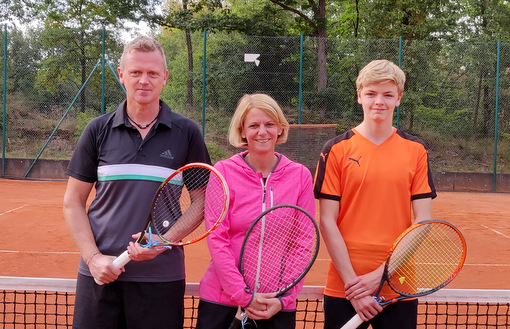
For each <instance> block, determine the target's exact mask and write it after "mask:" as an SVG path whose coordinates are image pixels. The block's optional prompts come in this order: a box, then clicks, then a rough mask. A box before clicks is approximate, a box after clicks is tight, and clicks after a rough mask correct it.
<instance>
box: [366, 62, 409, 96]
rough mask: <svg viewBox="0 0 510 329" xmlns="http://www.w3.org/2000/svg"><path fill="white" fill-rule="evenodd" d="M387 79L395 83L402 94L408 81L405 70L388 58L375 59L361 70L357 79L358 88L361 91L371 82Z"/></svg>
mask: <svg viewBox="0 0 510 329" xmlns="http://www.w3.org/2000/svg"><path fill="white" fill-rule="evenodd" d="M386 81H390V82H393V83H395V85H397V88H398V92H399V94H402V93H403V91H404V85H405V82H406V75H405V73H404V71H402V69H401V68H400V67H398V66H397V65H395V64H394V63H393V62H390V61H388V60H386V59H378V60H374V61H371V62H370V63H368V64H367V65H366V66H365V67H364V68H363V69H361V71H360V72H359V75H358V78H357V79H356V89H357V91H358V92H359V91H360V90H361V89H363V87H365V86H366V85H368V84H370V83H379V82H386Z"/></svg>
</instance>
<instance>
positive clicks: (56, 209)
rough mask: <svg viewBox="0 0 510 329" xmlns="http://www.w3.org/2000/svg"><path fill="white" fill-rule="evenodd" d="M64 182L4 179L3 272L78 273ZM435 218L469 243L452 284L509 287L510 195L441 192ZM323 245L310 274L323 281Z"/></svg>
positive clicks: (197, 268) (191, 272) (194, 250)
mask: <svg viewBox="0 0 510 329" xmlns="http://www.w3.org/2000/svg"><path fill="white" fill-rule="evenodd" d="M65 186H66V183H65V182H55V181H53V182H46V181H21V180H6V179H0V232H3V234H4V237H3V238H2V239H0V276H27V277H53V278H75V277H76V269H77V266H78V261H79V258H80V255H79V253H78V251H77V248H76V246H75V244H74V241H73V240H72V239H71V237H70V236H69V233H68V230H67V227H66V223H65V221H64V218H63V215H62V198H63V195H64V190H65ZM432 205H433V217H434V218H438V219H444V220H447V221H449V222H451V223H453V224H455V225H456V226H457V227H458V228H459V229H460V230H461V231H462V232H463V234H464V236H465V238H466V240H467V244H468V255H467V259H466V264H465V265H464V268H463V269H462V271H461V272H460V274H459V276H458V277H457V278H456V279H455V280H454V281H453V282H452V283H451V284H450V285H448V288H470V289H510V279H508V272H509V271H510V221H509V219H510V217H509V214H510V194H500V193H471V192H460V193H459V192H439V193H438V197H437V198H436V199H435V200H434V201H433V204H432ZM185 250H186V257H187V258H186V266H187V268H186V271H187V281H188V282H199V281H200V278H201V277H202V275H203V273H204V271H205V269H206V267H207V264H208V262H209V253H208V251H207V246H206V243H205V241H201V242H199V243H197V244H195V245H192V246H187V247H185ZM328 257H329V256H328V253H327V250H326V248H325V247H324V244H323V245H322V247H321V251H320V254H319V257H318V259H317V261H316V263H315V265H314V266H313V268H312V270H311V272H310V273H309V275H308V276H307V278H306V281H305V284H307V285H323V284H324V282H325V275H326V269H327V264H328Z"/></svg>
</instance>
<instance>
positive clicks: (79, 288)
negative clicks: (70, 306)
mask: <svg viewBox="0 0 510 329" xmlns="http://www.w3.org/2000/svg"><path fill="white" fill-rule="evenodd" d="M185 285H186V284H185V281H184V280H181V281H175V282H163V283H159V282H157V283H153V282H122V281H114V282H112V283H109V284H105V285H102V286H100V285H97V284H96V283H95V281H94V279H93V278H92V277H89V276H84V275H78V281H77V285H76V300H75V307H74V316H73V328H76V329H102V328H104V329H140V328H165V329H182V327H183V322H184V289H185Z"/></svg>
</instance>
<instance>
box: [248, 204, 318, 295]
mask: <svg viewBox="0 0 510 329" xmlns="http://www.w3.org/2000/svg"><path fill="white" fill-rule="evenodd" d="M283 207H287V208H294V209H295V210H297V211H300V212H302V213H303V214H304V215H305V216H306V217H308V219H310V222H311V223H312V224H313V227H314V234H315V242H314V246H315V247H314V249H313V253H312V255H311V257H310V262H309V264H308V266H307V267H306V268H305V270H304V271H303V272H302V273H301V274H300V275H299V276H298V277H296V278H295V279H294V280H293V281H292V282H291V283H290V284H288V285H287V286H285V287H284V288H282V289H279V290H278V291H274V292H275V293H276V297H280V296H282V295H284V294H285V293H286V292H287V291H289V290H290V289H291V288H292V287H294V286H295V285H296V284H297V283H298V282H299V281H301V280H302V279H303V278H304V276H305V275H306V274H307V273H308V272H309V271H310V268H311V267H312V265H313V263H314V262H315V260H316V259H317V255H318V254H319V246H320V236H319V227H318V225H317V222H316V221H315V219H314V218H313V217H312V215H310V213H309V212H308V211H306V210H305V209H303V208H301V207H299V206H297V205H293V204H279V205H275V206H273V207H271V208H268V209H266V210H264V211H263V212H262V213H261V214H260V215H258V216H257V218H256V219H255V220H254V221H253V222H252V223H251V225H250V227H249V229H248V231H247V232H246V234H245V236H244V239H243V243H242V246H241V251H240V257H239V264H238V269H239V272H240V273H241V275H242V276H243V278H244V277H245V269H244V266H243V259H244V254H245V247H246V244H247V241H248V240H249V238H250V232H252V231H253V229H254V227H256V226H257V224H258V222H259V221H260V220H262V219H263V218H264V217H265V216H266V215H267V214H268V213H270V212H272V211H274V210H277V209H279V208H283ZM254 288H255V287H249V286H248V285H247V286H246V288H245V291H246V292H248V293H254V291H256V289H254Z"/></svg>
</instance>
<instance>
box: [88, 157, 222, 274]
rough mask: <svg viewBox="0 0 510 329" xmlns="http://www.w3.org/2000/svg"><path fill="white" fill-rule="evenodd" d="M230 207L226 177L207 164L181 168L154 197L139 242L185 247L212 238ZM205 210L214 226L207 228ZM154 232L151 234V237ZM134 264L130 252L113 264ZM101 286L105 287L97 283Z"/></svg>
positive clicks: (151, 244) (191, 164)
mask: <svg viewBox="0 0 510 329" xmlns="http://www.w3.org/2000/svg"><path fill="white" fill-rule="evenodd" d="M228 206H229V191H228V186H227V183H226V181H225V179H224V178H223V176H222V175H221V174H220V173H219V172H218V171H217V170H216V169H215V168H214V167H212V166H210V165H208V164H205V163H190V164H187V165H185V166H183V167H181V168H179V169H177V170H176V171H175V172H174V173H173V174H172V175H171V176H170V177H168V178H167V179H166V180H165V181H164V182H163V183H162V184H161V185H160V187H159V189H158V191H157V192H156V194H155V195H154V198H153V201H152V206H151V210H150V213H149V216H148V219H147V223H146V225H145V226H144V228H143V230H142V234H140V236H139V237H138V239H137V240H136V242H138V243H141V242H142V241H144V239H148V240H150V241H152V234H155V235H157V237H158V239H157V240H158V241H156V242H152V243H150V244H148V247H153V246H172V245H173V246H182V245H188V244H192V243H195V242H198V241H200V240H202V239H204V238H205V237H206V236H207V235H209V234H210V233H211V232H212V231H213V230H214V229H215V228H216V227H217V226H218V225H219V224H220V222H221V221H222V220H223V218H224V217H225V215H226V213H227V210H228ZM205 209H207V216H208V217H209V218H212V219H213V220H210V221H209V222H212V223H214V224H213V225H211V227H209V228H208V229H206V227H205V224H204V215H205V211H204V210H205ZM149 233H150V234H149ZM129 261H130V258H129V253H128V251H127V250H126V251H124V253H122V254H121V255H120V256H119V257H117V258H116V259H115V260H114V261H113V264H114V265H115V266H116V267H118V268H121V267H123V266H124V265H126V264H127V263H128V262H129ZM96 283H97V284H102V283H101V282H100V281H98V280H96Z"/></svg>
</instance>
